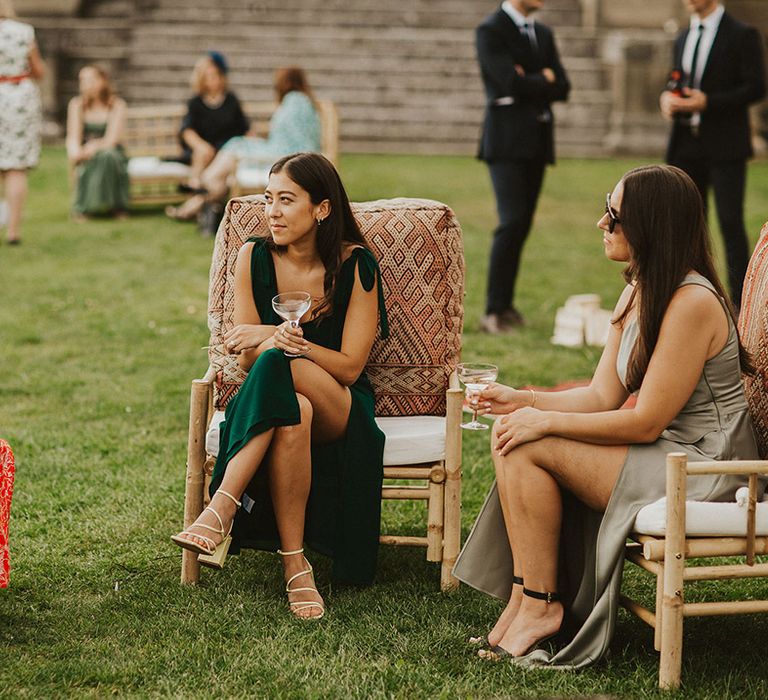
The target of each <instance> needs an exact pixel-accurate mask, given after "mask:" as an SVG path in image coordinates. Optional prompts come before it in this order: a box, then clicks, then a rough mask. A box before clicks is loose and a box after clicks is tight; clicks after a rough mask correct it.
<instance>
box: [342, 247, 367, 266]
mask: <svg viewBox="0 0 768 700" xmlns="http://www.w3.org/2000/svg"><path fill="white" fill-rule="evenodd" d="M343 245H344V247H343V249H342V251H341V262H346V261H347V260H349V258H350V257H351V256H352V253H354V252H355V251H356V250H365V249H366V248H365V246H362V245H360V244H359V243H344V244H343Z"/></svg>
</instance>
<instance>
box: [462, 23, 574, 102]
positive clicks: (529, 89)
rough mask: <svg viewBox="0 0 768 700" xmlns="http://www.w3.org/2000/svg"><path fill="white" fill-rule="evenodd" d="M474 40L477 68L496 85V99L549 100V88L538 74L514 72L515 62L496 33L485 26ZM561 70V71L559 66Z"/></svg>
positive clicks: (479, 28)
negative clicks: (497, 93)
mask: <svg viewBox="0 0 768 700" xmlns="http://www.w3.org/2000/svg"><path fill="white" fill-rule="evenodd" d="M475 38H476V46H477V57H478V60H479V62H480V66H481V67H482V69H483V71H484V72H485V73H486V75H488V76H489V77H490V79H491V80H492V81H493V82H494V83H495V84H496V86H497V88H498V90H499V97H502V96H506V95H509V96H510V97H516V98H519V97H522V98H528V99H534V100H548V99H550V98H549V92H550V91H549V86H550V84H549V83H548V82H547V80H546V78H545V77H544V76H543V75H542V74H541V73H532V74H526V75H519V74H518V72H517V70H515V65H516V64H517V61H516V60H515V57H514V56H513V55H512V53H511V52H510V50H509V46H508V45H507V43H506V41H505V40H504V37H503V36H502V35H501V34H500V33H499V32H497V31H495V30H494V29H493V28H491V27H489V26H487V25H480V26H479V27H478V28H477V32H476V34H475ZM560 68H561V70H562V66H561V67H560Z"/></svg>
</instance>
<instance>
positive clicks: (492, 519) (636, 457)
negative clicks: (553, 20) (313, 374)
mask: <svg viewBox="0 0 768 700" xmlns="http://www.w3.org/2000/svg"><path fill="white" fill-rule="evenodd" d="M598 227H599V228H600V230H601V231H602V234H603V245H604V248H605V254H606V256H607V257H608V258H609V259H610V260H615V261H617V262H622V263H626V267H625V270H624V278H625V280H626V282H627V287H626V288H625V289H624V292H623V293H622V295H621V297H620V298H619V301H618V304H617V305H616V309H615V314H614V317H613V321H612V324H611V330H610V334H609V338H608V342H607V344H606V346H605V349H604V351H603V355H602V357H601V359H600V362H599V364H598V366H597V369H596V371H595V374H594V376H593V378H592V382H591V384H590V385H589V386H588V387H582V388H577V389H569V390H567V391H561V392H547V393H536V392H534V391H532V390H516V389H512V388H510V387H506V386H503V385H501V384H495V385H491V386H490V387H488V388H487V389H486V390H484V391H483V392H482V393H481V394H480V395H479V397H471V400H473V401H477V402H478V403H479V406H480V410H481V411H482V412H492V413H496V414H502V416H501V417H500V418H499V419H498V420H497V421H496V423H495V426H494V430H493V433H492V436H491V450H492V452H491V454H492V459H493V462H494V466H495V468H496V484H494V486H493V488H492V489H491V492H490V493H489V495H488V497H487V499H486V502H485V504H484V506H483V509H482V511H481V513H480V515H479V516H478V519H477V521H476V522H475V525H474V527H473V528H472V532H471V533H470V536H469V538H468V539H467V542H466V544H465V546H464V549H463V550H462V552H461V555H460V557H459V559H458V561H457V564H456V567H455V574H456V576H458V578H459V579H461V580H462V581H465V582H466V583H468V584H470V585H471V586H474V587H475V588H477V589H479V590H481V591H484V592H486V593H488V594H490V595H493V596H495V597H497V598H501V599H502V600H503V601H504V602H505V603H506V607H505V608H504V610H503V611H502V613H501V615H500V617H499V618H498V620H497V621H496V623H495V625H494V626H493V627H492V629H491V630H490V633H489V634H488V635H487V638H486V637H480V638H474V639H473V640H471V641H474V642H475V643H480V644H481V645H482V646H483V647H484V648H482V649H480V650H479V652H478V653H479V655H480V656H481V657H483V658H487V659H492V660H499V659H502V658H506V659H510V660H513V661H515V662H517V663H523V664H539V665H551V666H557V667H561V668H562V667H566V668H578V667H582V666H585V665H588V664H591V663H593V662H594V661H596V660H597V659H599V658H600V657H601V656H602V655H603V654H604V653H605V652H606V650H607V649H608V646H609V643H610V640H611V637H612V634H613V630H614V626H615V621H616V611H617V607H618V598H619V595H618V594H619V587H620V584H621V572H622V565H623V560H624V557H623V550H624V544H625V542H626V538H627V535H628V534H629V532H630V530H631V529H632V525H633V523H634V520H635V516H636V515H637V513H638V511H639V510H640V509H641V508H642V507H643V506H644V505H646V504H648V503H651V502H653V501H656V500H657V499H659V498H661V497H662V496H663V495H664V491H665V476H664V474H665V457H666V453H667V452H673V451H680V452H685V453H687V455H688V458H689V460H692V461H695V460H704V459H723V460H725V459H757V458H758V453H757V446H756V444H755V438H754V434H753V432H752V426H751V422H750V418H749V413H748V408H747V403H746V400H745V398H744V392H743V389H742V385H741V370H742V369H744V370H746V371H751V370H752V368H751V364H750V360H749V357H748V356H747V354H746V352H745V351H744V349H743V347H742V346H741V344H740V342H739V338H738V334H737V331H736V323H735V321H734V314H733V309H732V307H731V305H730V303H729V302H728V301H727V300H726V296H725V292H724V291H723V286H722V284H721V283H720V281H719V280H718V278H717V274H716V272H715V269H714V265H713V261H712V256H711V253H710V250H709V237H708V233H707V228H706V223H705V220H704V208H703V204H702V201H701V197H700V195H699V193H698V190H697V189H696V186H695V185H694V184H693V182H692V180H691V179H690V178H689V177H688V176H687V175H686V174H685V173H684V172H683V171H682V170H679V169H677V168H674V167H671V166H648V167H644V168H637V169H635V170H631V171H630V172H628V173H627V174H626V175H625V176H624V177H623V178H622V180H621V181H620V182H619V183H618V184H617V185H616V187H615V188H614V190H613V193H612V194H610V195H608V196H607V199H606V209H605V214H604V215H603V217H602V218H601V219H600V221H599V222H598ZM630 394H635V395H636V397H637V401H636V404H635V405H634V407H632V408H625V409H621V410H619V409H620V407H621V406H622V405H623V404H624V402H625V400H626V399H627V397H628V396H629V395H630ZM743 483H745V482H744V479H743V478H742V477H737V476H731V475H725V476H722V475H713V476H702V477H695V478H690V479H689V485H688V493H689V494H690V497H691V498H693V499H695V500H730V499H732V498H733V496H734V493H735V491H736V489H737V488H738V487H739V486H741V485H743ZM761 487H764V484H762V486H761ZM566 611H568V613H569V615H567V616H566ZM564 620H567V623H565V624H564ZM566 628H567V629H566ZM558 633H560V634H559V635H558ZM566 633H567V634H566ZM556 636H559V638H560V640H561V641H563V642H564V643H565V646H564V647H562V648H560V649H559V651H556V652H555V653H554V654H552V653H550V652H548V651H547V650H546V649H544V648H539V647H540V646H543V642H545V641H546V640H549V639H553V640H554V638H555V637H556ZM561 646H562V645H561Z"/></svg>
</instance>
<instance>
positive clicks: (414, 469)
mask: <svg viewBox="0 0 768 700" xmlns="http://www.w3.org/2000/svg"><path fill="white" fill-rule="evenodd" d="M214 381H215V370H214V368H213V367H212V366H209V367H208V370H207V371H206V373H205V375H204V376H203V377H202V378H200V379H194V380H192V389H191V392H190V399H189V406H190V411H189V433H188V441H187V470H186V481H185V488H184V529H186V528H188V527H189V526H190V525H191V524H192V523H193V522H194V521H195V520H196V519H197V517H198V516H199V515H200V513H201V512H202V510H203V508H204V507H205V505H206V503H207V502H208V500H209V499H208V484H209V483H210V478H211V474H212V472H213V466H214V464H215V462H216V459H215V457H212V456H210V455H208V454H207V453H206V449H205V436H206V432H207V430H208V425H209V424H210V422H211V417H212V416H213V413H214V409H215V407H214V398H213V385H214ZM463 400H464V392H463V391H462V390H461V388H460V387H459V382H458V378H457V376H456V372H455V371H454V372H453V373H452V374H451V378H450V382H449V388H448V390H447V391H446V445H445V459H442V460H439V461H436V462H425V463H422V464H408V465H402V466H385V467H384V479H385V480H393V479H397V480H407V481H412V482H416V483H415V484H414V485H411V484H408V485H399V484H398V485H394V484H386V483H385V484H384V485H383V487H382V494H381V497H382V499H383V500H423V501H425V502H426V508H427V532H426V535H424V536H408V535H392V534H382V535H381V536H380V538H379V541H380V542H381V544H387V545H397V546H416V547H425V548H426V558H427V561H431V562H440V588H441V590H442V591H446V592H447V591H451V590H454V589H455V588H457V587H458V585H459V581H458V579H457V578H456V577H455V576H454V575H453V573H452V571H453V566H454V564H455V563H456V558H457V557H458V555H459V550H460V549H461V428H460V427H459V426H460V423H461V415H462V403H463ZM424 482H426V483H424ZM199 580H200V564H199V563H198V561H197V554H195V553H194V552H190V551H189V550H186V549H185V550H182V562H181V582H182V583H184V584H194V583H197V582H198V581H199Z"/></svg>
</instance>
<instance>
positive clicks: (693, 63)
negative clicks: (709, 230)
mask: <svg viewBox="0 0 768 700" xmlns="http://www.w3.org/2000/svg"><path fill="white" fill-rule="evenodd" d="M683 2H684V4H685V5H686V6H687V7H688V9H689V10H690V12H691V25H690V28H689V29H687V30H686V31H684V32H682V33H681V34H680V36H679V37H678V38H677V41H676V42H675V69H674V70H675V71H677V75H678V76H679V77H680V81H681V84H680V85H678V86H671V87H673V88H677V89H667V90H665V91H664V92H663V93H662V95H661V99H660V106H661V111H662V113H663V114H664V115H665V116H666V117H668V118H671V119H673V120H674V125H673V127H672V134H671V136H670V139H669V147H668V149H667V162H668V163H670V164H672V165H676V166H678V167H679V168H682V169H683V170H685V172H687V173H688V174H689V175H690V176H691V178H692V179H693V181H694V182H695V183H696V186H697V187H698V188H699V191H700V192H701V195H702V198H703V199H704V206H705V207H706V205H707V191H708V189H709V186H710V185H711V186H712V189H713V191H714V193H715V204H716V205H717V217H718V220H719V222H720V230H721V232H722V235H723V240H724V242H725V253H726V259H727V263H728V285H729V287H730V290H731V298H732V299H733V303H734V304H735V306H736V307H737V308H738V307H739V305H740V304H741V288H742V284H743V283H744V273H745V272H746V270H747V264H748V262H749V245H748V243H747V233H746V228H745V226H744V188H745V184H746V174H747V159H748V158H749V157H750V156H751V155H752V142H751V133H750V126H749V110H748V107H749V105H750V104H752V103H753V102H757V101H759V100H761V99H762V98H763V96H764V95H765V67H764V62H763V41H762V38H761V37H760V34H759V33H758V31H757V30H756V29H755V28H754V27H750V26H747V25H746V24H742V23H741V22H739V21H737V20H735V19H734V18H733V17H731V16H730V15H729V14H728V13H727V12H725V10H724V9H723V7H722V5H720V3H719V2H718V0H683Z"/></svg>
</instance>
